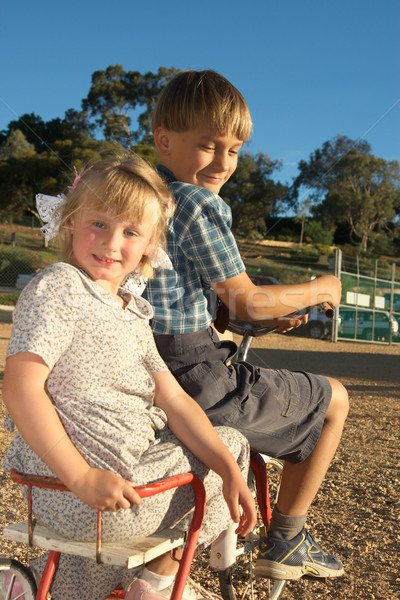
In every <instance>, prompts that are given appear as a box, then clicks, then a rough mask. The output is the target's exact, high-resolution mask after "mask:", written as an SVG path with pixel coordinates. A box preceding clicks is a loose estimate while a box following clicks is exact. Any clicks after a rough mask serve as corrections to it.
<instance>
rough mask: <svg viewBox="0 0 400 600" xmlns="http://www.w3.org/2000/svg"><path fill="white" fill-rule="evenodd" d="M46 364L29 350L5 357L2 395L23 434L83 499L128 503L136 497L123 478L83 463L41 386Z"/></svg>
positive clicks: (112, 506) (105, 505)
mask: <svg viewBox="0 0 400 600" xmlns="http://www.w3.org/2000/svg"><path fill="white" fill-rule="evenodd" d="M48 375H49V368H48V367H47V365H46V363H45V362H44V361H43V359H42V358H41V357H40V356H38V355H37V354H33V353H31V352H20V353H18V354H15V355H13V356H10V357H9V358H8V359H7V361H6V369H5V373H4V385H3V400H4V403H5V405H6V407H7V409H8V412H9V413H10V416H11V418H12V420H13V421H14V423H15V425H16V426H17V428H18V429H19V431H20V433H21V435H22V437H23V438H24V439H25V441H26V442H27V443H28V444H29V446H30V447H31V448H32V450H33V451H34V452H35V453H36V454H37V455H38V456H39V458H41V459H42V460H43V461H44V462H45V463H46V464H47V465H48V466H49V467H50V469H51V470H52V471H53V473H54V474H55V475H56V476H57V477H58V478H59V479H61V481H62V482H63V483H64V484H65V485H66V486H67V487H68V488H69V489H70V490H71V491H72V492H74V493H75V494H76V495H77V496H78V497H79V498H80V499H81V500H82V501H83V502H86V503H87V504H89V505H90V506H92V507H93V508H100V509H101V510H119V509H120V508H128V507H129V506H130V503H131V502H134V503H135V504H139V503H140V498H139V496H138V495H137V493H136V492H135V490H134V488H133V484H132V483H131V482H128V481H126V480H124V479H122V478H121V477H119V476H118V475H116V474H115V473H112V472H111V471H104V470H101V469H95V468H92V467H90V466H89V465H88V463H87V462H86V460H85V459H84V457H83V456H82V455H81V454H80V453H79V452H78V450H77V449H76V448H75V446H74V445H73V443H72V442H71V440H70V438H69V437H68V435H67V432H66V431H65V429H64V427H63V425H62V423H61V421H60V418H59V416H58V413H57V411H56V409H55V408H54V406H53V404H52V402H51V400H50V398H49V396H48V395H47V393H46V391H45V383H46V380H47V377H48Z"/></svg>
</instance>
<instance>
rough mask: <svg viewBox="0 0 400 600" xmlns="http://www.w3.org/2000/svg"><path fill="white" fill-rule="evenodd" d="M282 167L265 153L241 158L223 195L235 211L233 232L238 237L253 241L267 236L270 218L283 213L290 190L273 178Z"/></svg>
mask: <svg viewBox="0 0 400 600" xmlns="http://www.w3.org/2000/svg"><path fill="white" fill-rule="evenodd" d="M279 168H280V163H279V161H273V160H271V159H270V158H269V157H268V155H267V154H262V153H261V152H259V153H258V154H257V155H255V156H253V155H251V154H250V153H249V152H243V153H242V154H241V155H240V156H239V160H238V165H237V169H236V171H235V172H234V173H233V175H232V176H231V178H230V180H229V181H228V182H227V183H226V184H225V185H224V187H223V188H222V190H221V192H220V193H221V196H222V198H223V199H224V200H225V201H226V202H227V203H228V204H229V205H230V206H231V208H232V218H233V223H232V230H233V231H234V233H235V234H236V235H238V236H243V237H251V238H252V239H257V238H258V239H261V238H262V237H263V236H265V235H266V232H267V226H266V219H267V218H268V217H269V216H270V214H274V213H275V214H276V213H277V212H278V211H279V209H280V208H281V207H282V205H283V203H284V198H285V194H286V187H285V186H284V185H282V184H281V183H276V182H275V181H273V179H272V174H273V172H274V171H275V170H276V169H279Z"/></svg>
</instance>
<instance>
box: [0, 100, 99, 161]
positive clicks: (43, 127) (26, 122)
mask: <svg viewBox="0 0 400 600" xmlns="http://www.w3.org/2000/svg"><path fill="white" fill-rule="evenodd" d="M13 131H21V132H22V133H23V134H24V136H25V138H26V139H27V141H28V142H29V143H30V144H32V145H33V146H34V147H35V149H36V152H46V151H48V150H50V149H51V148H52V146H53V144H54V142H56V141H57V140H65V139H71V140H78V139H80V138H84V137H88V136H90V135H91V133H92V129H91V126H90V124H89V122H88V119H87V115H86V113H85V112H84V111H82V112H78V111H76V110H73V109H72V108H71V109H69V110H67V111H66V112H65V116H64V118H63V119H60V118H58V117H57V118H56V119H51V120H50V121H47V122H46V121H43V119H42V118H41V117H39V116H38V115H35V114H34V113H30V114H25V115H22V116H21V117H19V119H18V120H16V121H10V123H9V124H8V128H7V130H6V131H3V132H2V133H3V134H4V135H5V136H8V135H10V134H11V133H12V132H13Z"/></svg>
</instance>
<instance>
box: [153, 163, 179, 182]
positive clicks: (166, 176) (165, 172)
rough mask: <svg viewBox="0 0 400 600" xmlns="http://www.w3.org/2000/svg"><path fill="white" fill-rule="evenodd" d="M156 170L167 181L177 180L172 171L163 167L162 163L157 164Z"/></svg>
mask: <svg viewBox="0 0 400 600" xmlns="http://www.w3.org/2000/svg"><path fill="white" fill-rule="evenodd" d="M157 171H158V173H159V175H160V176H161V177H162V178H163V179H165V181H167V183H172V182H173V181H178V180H177V178H176V177H175V175H174V174H173V172H172V171H170V170H169V169H167V167H164V165H157Z"/></svg>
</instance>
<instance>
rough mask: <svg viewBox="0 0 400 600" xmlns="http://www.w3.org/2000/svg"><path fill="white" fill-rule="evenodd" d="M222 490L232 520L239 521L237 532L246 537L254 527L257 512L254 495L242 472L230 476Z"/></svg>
mask: <svg viewBox="0 0 400 600" xmlns="http://www.w3.org/2000/svg"><path fill="white" fill-rule="evenodd" d="M222 491H223V494H224V498H225V501H226V503H227V505H228V508H229V512H230V513H231V517H232V521H233V522H234V523H238V527H237V529H236V531H235V533H237V534H238V535H240V536H242V537H244V536H245V535H247V534H248V533H250V531H252V530H253V529H254V527H255V524H256V522H257V513H256V506H255V502H254V498H253V495H252V493H251V491H250V490H249V488H248V486H247V485H246V482H245V481H244V479H243V476H242V474H241V473H240V472H239V474H238V475H237V476H236V477H230V478H229V479H228V480H227V481H224V483H223V487H222Z"/></svg>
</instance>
